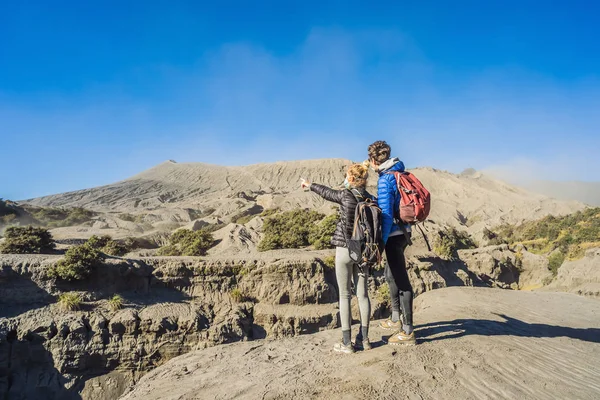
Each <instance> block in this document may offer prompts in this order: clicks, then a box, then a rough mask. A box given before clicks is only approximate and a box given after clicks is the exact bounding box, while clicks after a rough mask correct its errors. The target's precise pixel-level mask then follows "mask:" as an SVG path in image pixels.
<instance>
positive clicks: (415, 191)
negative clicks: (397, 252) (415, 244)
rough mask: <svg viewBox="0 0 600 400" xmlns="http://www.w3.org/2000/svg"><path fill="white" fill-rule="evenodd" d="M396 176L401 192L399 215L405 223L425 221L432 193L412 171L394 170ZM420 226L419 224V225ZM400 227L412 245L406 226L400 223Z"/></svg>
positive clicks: (424, 236)
mask: <svg viewBox="0 0 600 400" xmlns="http://www.w3.org/2000/svg"><path fill="white" fill-rule="evenodd" d="M393 174H394V177H395V178H396V184H397V185H398V191H399V192H400V195H401V196H400V210H398V211H399V213H398V215H399V216H400V220H401V221H402V222H404V223H405V224H411V225H415V224H417V223H419V222H423V221H425V220H426V219H427V217H428V216H429V210H430V209H431V194H430V193H429V191H428V190H427V189H425V186H423V184H422V183H421V181H420V180H418V179H417V177H416V176H414V175H413V174H411V173H410V172H398V171H394V172H393ZM417 226H418V225H417ZM418 227H419V230H420V231H421V234H422V235H423V239H425V243H426V244H427V248H428V249H429V251H431V245H430V244H429V240H427V235H425V232H423V229H421V227H420V226H418ZM400 229H402V232H404V234H405V235H406V238H407V240H408V244H409V245H412V240H411V239H410V236H409V235H408V233H407V230H406V228H405V227H404V225H403V224H402V223H400Z"/></svg>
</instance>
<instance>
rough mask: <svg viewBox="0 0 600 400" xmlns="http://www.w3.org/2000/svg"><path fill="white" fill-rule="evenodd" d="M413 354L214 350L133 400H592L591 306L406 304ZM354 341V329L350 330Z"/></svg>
mask: <svg viewBox="0 0 600 400" xmlns="http://www.w3.org/2000/svg"><path fill="white" fill-rule="evenodd" d="M415 304H416V307H417V317H416V323H417V324H418V336H419V338H420V344H419V345H418V346H416V347H390V346H388V345H385V344H384V342H383V339H385V337H386V336H384V335H385V332H386V331H383V330H381V329H379V328H376V327H375V326H376V323H373V325H372V326H373V328H372V333H371V335H370V336H371V340H372V341H374V342H376V343H375V345H376V346H377V347H376V348H374V349H373V350H371V351H368V352H359V353H356V354H354V355H351V356H344V355H339V354H334V353H332V351H331V348H332V346H333V344H334V343H335V341H336V340H337V339H338V337H339V335H340V332H339V330H334V331H326V332H321V333H318V334H314V335H306V336H300V337H296V338H290V339H285V340H277V341H254V342H245V343H236V344H231V345H225V346H218V347H214V348H209V349H206V350H202V351H197V352H194V353H190V354H188V355H185V356H182V357H178V358H176V359H174V360H172V361H170V362H168V363H167V364H165V365H163V366H162V367H160V368H158V369H157V370H155V371H153V372H151V373H149V374H147V375H146V376H144V377H143V378H142V380H141V381H140V382H139V383H138V385H137V386H136V387H135V389H134V390H133V392H131V393H129V394H128V395H125V396H124V397H122V399H126V400H134V399H144V400H152V399H180V400H191V399H207V398H211V399H212V398H214V399H226V398H227V399H231V398H251V399H255V398H256V399H289V398H340V399H355V398H356V399H369V398H381V399H399V398H408V399H446V398H461V399H490V398H498V399H500V398H510V399H551V398H552V399H566V398H577V399H598V398H600V301H598V300H595V299H587V298H583V297H578V296H576V295H571V294H566V293H531V292H515V291H502V290H495V289H478V288H448V289H441V290H435V291H432V292H427V293H425V294H423V295H422V296H419V297H418V299H417V300H416V302H415ZM354 328H355V330H356V327H354Z"/></svg>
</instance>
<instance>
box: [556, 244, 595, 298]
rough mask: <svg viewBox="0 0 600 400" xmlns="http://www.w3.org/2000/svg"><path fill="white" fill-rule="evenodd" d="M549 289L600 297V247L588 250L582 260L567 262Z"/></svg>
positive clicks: (559, 270)
mask: <svg viewBox="0 0 600 400" xmlns="http://www.w3.org/2000/svg"><path fill="white" fill-rule="evenodd" d="M547 290H559V291H565V292H571V293H577V294H580V295H583V296H590V297H600V248H596V249H590V250H588V251H587V252H586V253H585V257H583V258H582V259H580V260H576V261H567V262H565V263H564V264H563V265H562V266H561V267H560V268H559V269H558V274H557V276H556V278H555V280H554V281H553V282H552V283H551V284H550V285H548V287H547Z"/></svg>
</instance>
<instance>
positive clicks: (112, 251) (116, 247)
mask: <svg viewBox="0 0 600 400" xmlns="http://www.w3.org/2000/svg"><path fill="white" fill-rule="evenodd" d="M102 252H103V253H104V254H108V255H109V256H115V257H123V256H124V255H125V254H127V253H129V249H128V248H127V246H125V245H124V244H121V243H119V242H117V241H115V240H111V241H110V242H108V243H107V244H106V246H104V247H103V248H102Z"/></svg>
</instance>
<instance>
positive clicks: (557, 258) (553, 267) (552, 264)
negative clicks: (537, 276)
mask: <svg viewBox="0 0 600 400" xmlns="http://www.w3.org/2000/svg"><path fill="white" fill-rule="evenodd" d="M564 262H565V255H564V254H563V253H562V252H560V251H555V252H554V253H552V254H550V256H549V257H548V268H549V269H550V271H552V275H553V276H556V275H557V274H558V269H559V268H560V266H561V265H563V263H564Z"/></svg>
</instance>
